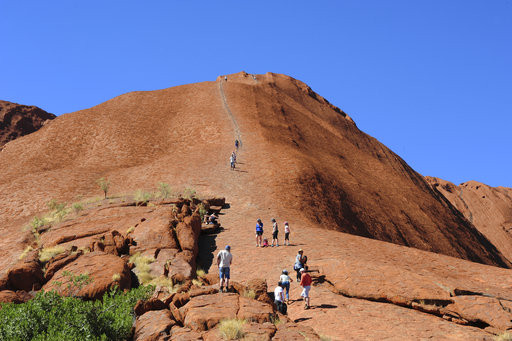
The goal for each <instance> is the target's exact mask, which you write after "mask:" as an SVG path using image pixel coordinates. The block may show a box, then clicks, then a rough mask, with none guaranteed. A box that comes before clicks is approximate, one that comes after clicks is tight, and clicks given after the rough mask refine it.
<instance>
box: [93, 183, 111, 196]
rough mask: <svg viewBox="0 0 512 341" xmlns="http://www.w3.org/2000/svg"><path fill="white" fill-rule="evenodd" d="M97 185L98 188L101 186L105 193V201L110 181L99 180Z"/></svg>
mask: <svg viewBox="0 0 512 341" xmlns="http://www.w3.org/2000/svg"><path fill="white" fill-rule="evenodd" d="M96 183H97V184H98V186H100V188H101V190H102V191H103V194H105V199H107V193H108V189H109V187H110V181H108V179H105V178H99V179H98V180H96Z"/></svg>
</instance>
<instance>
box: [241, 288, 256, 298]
mask: <svg viewBox="0 0 512 341" xmlns="http://www.w3.org/2000/svg"><path fill="white" fill-rule="evenodd" d="M242 296H243V297H247V298H252V299H255V298H256V293H255V292H254V290H244V291H243V293H242Z"/></svg>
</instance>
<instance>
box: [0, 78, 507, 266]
mask: <svg viewBox="0 0 512 341" xmlns="http://www.w3.org/2000/svg"><path fill="white" fill-rule="evenodd" d="M233 128H234V129H233ZM233 131H234V132H235V134H233ZM236 137H239V138H240V139H241V140H242V148H243V150H244V153H245V155H246V159H245V160H244V161H243V164H240V165H239V168H238V169H237V171H230V170H229V167H226V160H227V159H228V156H229V154H230V153H231V151H232V148H233V147H232V146H233V141H234V139H235V138H236ZM0 174H2V178H1V179H0V202H2V203H3V205H5V209H3V210H1V213H0V219H5V220H6V222H5V224H4V226H5V227H4V229H13V228H14V227H13V225H12V224H11V221H10V220H11V219H12V217H19V216H26V217H27V218H28V217H29V216H30V215H32V214H34V213H36V212H37V211H39V210H41V209H42V208H43V206H44V203H45V202H46V201H48V200H49V199H51V198H58V199H59V200H68V201H72V200H74V197H75V196H77V195H84V196H90V195H91V196H92V195H97V194H99V193H98V191H99V190H98V188H97V185H96V183H95V181H96V180H97V179H98V178H99V177H101V176H107V177H108V178H109V179H110V182H111V183H112V188H111V191H112V192H126V191H133V190H135V189H137V188H153V187H154V186H155V185H156V183H157V182H159V181H164V182H167V183H172V184H173V185H175V186H178V187H179V186H183V187H186V186H190V184H196V186H197V187H201V190H205V191H209V192H213V193H216V194H221V195H223V196H226V195H228V194H229V195H230V196H231V198H232V199H233V201H237V202H239V203H240V204H242V205H248V206H246V207H257V208H260V209H268V208H270V207H272V210H273V212H275V214H281V215H287V216H294V217H296V218H297V219H300V220H303V221H305V222H309V223H314V224H320V225H321V226H323V227H325V228H328V229H335V230H338V231H343V232H348V233H351V234H357V235H360V236H365V237H369V238H374V239H378V240H383V241H388V242H392V243H396V244H401V245H406V246H412V247H415V248H419V249H422V250H427V251H432V252H437V253H442V254H446V255H450V256H454V257H459V258H463V259H469V260H473V261H477V262H481V263H486V264H493V265H498V266H505V267H508V266H509V265H510V264H509V262H508V261H507V260H506V259H505V257H503V255H502V254H501V253H500V252H499V251H498V250H497V249H496V248H495V247H494V246H493V245H492V244H491V243H490V242H489V241H488V240H487V238H485V237H484V236H483V235H482V234H481V233H480V232H479V231H478V230H476V228H475V227H474V226H473V225H472V224H471V223H470V222H469V221H468V220H467V219H465V218H464V217H463V216H462V215H460V214H458V213H457V212H456V211H454V210H453V209H452V208H450V207H448V206H447V205H446V204H445V202H444V201H443V200H442V199H441V197H440V196H439V194H438V193H436V192H435V191H433V190H432V189H431V187H430V186H429V185H428V184H427V182H426V181H425V180H424V178H423V177H422V176H421V175H419V174H418V173H416V172H415V171H414V170H413V169H411V168H410V167H409V166H408V165H407V164H406V163H405V162H404V161H403V160H402V159H401V158H400V157H399V156H398V155H396V154H395V153H393V152H392V151H391V150H389V149H388V148H387V147H385V146H384V145H382V144H381V143H380V142H378V141H377V140H376V139H374V138H372V137H370V136H368V135H366V134H365V133H363V132H362V131H360V130H359V129H358V128H357V127H356V125H355V123H354V122H353V121H352V119H351V118H350V117H349V116H348V115H347V114H345V113H344V112H343V111H341V110H340V109H338V108H336V107H334V106H333V105H331V104H330V103H329V102H327V101H326V100H325V99H324V98H322V97H321V96H319V95H318V94H316V93H315V92H313V91H312V90H311V89H310V88H309V87H308V86H307V85H306V84H304V83H302V82H300V81H298V80H295V79H293V78H291V77H288V76H284V75H278V74H273V73H267V74H265V75H258V76H257V77H256V80H255V79H253V78H252V77H251V76H250V75H248V74H246V73H244V72H241V73H238V74H234V75H230V76H229V81H228V82H225V81H221V79H220V78H219V80H218V81H216V82H204V83H198V84H191V85H184V86H179V87H174V88H169V89H164V90H158V91H150V92H132V93H128V94H125V95H121V96H119V97H116V98H114V99H112V100H109V101H107V102H105V103H102V104H100V105H98V106H95V107H93V108H90V109H87V110H82V111H78V112H75V113H72V114H66V115H62V116H59V117H58V118H56V119H55V120H53V121H52V124H51V125H49V126H48V127H47V128H46V129H43V130H41V131H39V132H38V133H37V134H33V135H30V136H27V137H26V138H24V139H21V140H18V141H13V142H12V143H9V144H8V145H7V146H6V147H5V148H4V150H3V151H2V152H1V154H0ZM142 174H144V176H141V175H142ZM298 198H300V200H298ZM11 231H12V230H11ZM183 238H186V237H185V236H183ZM187 247H189V246H187ZM187 250H190V251H191V252H193V253H195V249H190V247H189V248H188V249H187Z"/></svg>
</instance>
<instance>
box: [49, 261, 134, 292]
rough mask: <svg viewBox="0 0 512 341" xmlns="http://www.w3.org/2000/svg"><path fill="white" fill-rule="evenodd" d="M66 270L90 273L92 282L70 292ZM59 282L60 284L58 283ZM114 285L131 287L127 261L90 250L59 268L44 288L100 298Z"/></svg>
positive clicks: (75, 273) (124, 287)
mask: <svg viewBox="0 0 512 341" xmlns="http://www.w3.org/2000/svg"><path fill="white" fill-rule="evenodd" d="M66 272H69V273H71V274H73V275H82V274H88V276H89V277H90V279H91V282H90V283H88V284H86V285H85V286H83V288H81V289H79V288H71V292H70V290H68V287H67V285H68V283H70V278H69V277H68V276H66V274H65V273H66ZM59 282H60V285H58V283H59ZM114 285H117V286H119V288H120V289H121V290H124V289H130V286H131V276H130V269H129V268H128V266H127V265H126V263H125V262H124V261H123V260H122V259H121V258H119V257H116V256H114V255H111V254H107V253H103V252H90V253H87V254H85V255H83V256H81V257H79V258H78V259H76V260H75V261H73V262H71V263H69V264H67V265H66V266H64V267H63V268H61V269H60V270H58V271H57V272H56V273H55V275H53V277H52V279H51V280H50V281H49V282H48V283H46V284H45V285H44V287H43V288H44V289H45V290H46V291H50V290H54V289H55V290H57V291H58V292H62V293H64V294H74V295H76V296H80V297H85V298H95V299H98V298H101V297H102V296H103V294H104V293H105V292H107V291H108V290H109V289H110V288H112V287H113V286H114ZM78 289H79V290H78ZM74 291H76V292H74Z"/></svg>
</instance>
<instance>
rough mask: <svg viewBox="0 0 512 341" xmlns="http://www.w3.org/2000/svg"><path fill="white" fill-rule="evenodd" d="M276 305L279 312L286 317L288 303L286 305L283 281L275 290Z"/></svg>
mask: <svg viewBox="0 0 512 341" xmlns="http://www.w3.org/2000/svg"><path fill="white" fill-rule="evenodd" d="M274 303H275V304H276V307H277V311H278V312H280V313H281V314H284V315H286V311H287V310H288V307H287V306H286V303H284V290H283V283H281V281H279V282H278V283H277V287H276V288H275V289H274Z"/></svg>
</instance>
